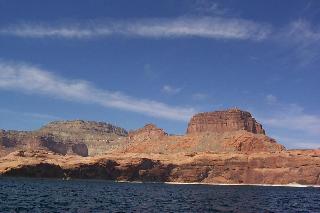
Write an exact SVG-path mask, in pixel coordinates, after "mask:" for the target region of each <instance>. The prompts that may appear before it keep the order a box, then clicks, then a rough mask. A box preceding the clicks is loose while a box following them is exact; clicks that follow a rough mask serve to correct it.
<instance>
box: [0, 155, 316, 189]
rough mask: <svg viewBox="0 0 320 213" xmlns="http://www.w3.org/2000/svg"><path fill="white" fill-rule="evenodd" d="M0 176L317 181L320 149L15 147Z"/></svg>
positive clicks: (2, 163)
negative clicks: (68, 151) (97, 151)
mask: <svg viewBox="0 0 320 213" xmlns="http://www.w3.org/2000/svg"><path fill="white" fill-rule="evenodd" d="M0 174H1V175H2V176H18V177H46V178H67V179H69V178H77V179H79V178H82V179H103V180H115V181H152V182H154V181H157V182H185V183H195V182H197V183H218V184H219V183H223V184H305V185H320V176H319V175H320V153H319V151H318V152H317V151H312V150H309V151H308V150H304V151H303V150H295V151H287V152H280V153H262V152H260V153H252V154H241V153H237V154H236V153H233V154H230V153H229V154H227V153H210V152H207V153H199V154H193V155H190V154H184V153H179V154H174V155H163V154H161V155H159V154H158V155H157V154H130V153H127V154H123V155H119V154H108V155H104V156H100V157H99V158H97V157H87V158H81V157H78V156H68V155H67V156H60V155H57V154H54V153H44V152H39V151H38V152H31V153H28V152H14V153H11V154H10V155H8V156H6V157H5V158H0Z"/></svg>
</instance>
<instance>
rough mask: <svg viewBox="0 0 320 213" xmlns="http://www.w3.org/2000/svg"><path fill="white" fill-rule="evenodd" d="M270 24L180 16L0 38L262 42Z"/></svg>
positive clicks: (36, 27)
mask: <svg viewBox="0 0 320 213" xmlns="http://www.w3.org/2000/svg"><path fill="white" fill-rule="evenodd" d="M270 32H271V28H270V26H269V25H266V24H260V23H256V22H253V21H249V20H245V19H239V18H220V17H179V18H171V19H170V18H158V19H135V20H123V21H119V20H104V21H101V20H100V21H92V20H91V21H87V22H85V23H70V24H63V23H61V24H45V23H23V24H17V25H11V26H7V27H3V28H0V35H13V36H18V37H33V38H44V37H52V38H54V37H58V38H70V39H71V38H77V39H82V38H94V37H108V36H117V35H121V36H130V37H147V38H176V37H202V38H210V39H238V40H262V39H265V38H266V37H267V36H268V35H269V34H270Z"/></svg>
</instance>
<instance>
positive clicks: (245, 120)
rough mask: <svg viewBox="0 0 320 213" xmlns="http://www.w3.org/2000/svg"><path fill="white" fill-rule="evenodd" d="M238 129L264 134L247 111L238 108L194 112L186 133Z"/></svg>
mask: <svg viewBox="0 0 320 213" xmlns="http://www.w3.org/2000/svg"><path fill="white" fill-rule="evenodd" d="M239 130H246V131H248V132H252V133H255V134H265V131H264V129H263V128H262V125H261V124H259V123H258V122H257V121H256V120H255V119H254V118H253V117H252V116H251V114H250V113H249V112H245V111H241V110H239V109H230V110H226V111H216V112H205V113H199V114H196V115H195V116H193V117H192V118H191V120H190V122H189V124H188V129H187V133H188V134H192V133H199V132H214V133H223V132H231V131H239Z"/></svg>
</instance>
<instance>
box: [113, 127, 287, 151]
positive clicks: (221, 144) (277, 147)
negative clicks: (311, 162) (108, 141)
mask: <svg viewBox="0 0 320 213" xmlns="http://www.w3.org/2000/svg"><path fill="white" fill-rule="evenodd" d="M129 135H130V134H129ZM138 136H139V135H138ZM138 136H137V137H133V138H132V139H131V140H130V143H129V144H128V145H127V146H125V147H119V148H118V149H117V150H115V151H118V152H124V153H149V154H152V153H154V154H156V153H158V154H159V153H160V154H174V153H180V152H185V153H194V152H217V153H219V152H228V153H254V152H281V151H284V150H285V147H284V146H282V145H281V144H278V143H277V142H276V141H275V140H274V139H272V138H270V137H268V136H266V135H262V134H254V133H251V132H247V131H245V130H240V131H233V132H224V133H214V132H213V133H211V132H202V133H197V134H195V133H194V134H187V135H180V136H170V135H162V134H161V135H160V136H161V137H157V138H151V137H140V136H139V137H138Z"/></svg>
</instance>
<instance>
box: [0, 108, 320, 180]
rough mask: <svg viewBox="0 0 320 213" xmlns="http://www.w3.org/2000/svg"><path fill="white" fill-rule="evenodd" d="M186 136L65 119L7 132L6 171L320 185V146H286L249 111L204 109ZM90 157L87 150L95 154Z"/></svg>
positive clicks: (3, 145) (0, 136)
mask: <svg viewBox="0 0 320 213" xmlns="http://www.w3.org/2000/svg"><path fill="white" fill-rule="evenodd" d="M187 133H188V134H186V135H168V134H167V133H166V132H165V131H164V130H163V129H161V128H158V127H157V126H155V125H153V124H148V125H146V126H145V127H143V128H141V129H138V130H136V131H131V132H129V134H128V133H127V132H126V131H125V130H124V129H122V128H118V127H115V126H112V125H110V124H106V123H99V122H87V121H59V122H53V123H49V124H48V125H46V126H44V127H43V128H41V129H39V130H37V131H33V132H22V131H3V130H2V131H0V175H3V176H27V177H54V178H94V179H96V178H100V179H106V180H116V181H123V180H125V181H160V182H167V181H170V182H201V183H237V184H238V183H244V184H289V183H299V184H310V185H320V151H319V150H291V151H290V150H286V149H285V147H284V146H282V145H281V144H278V143H277V142H276V141H275V140H274V139H272V138H270V137H268V136H267V135H265V131H264V129H263V128H262V125H261V124H259V123H257V122H256V121H255V119H254V118H253V117H252V116H251V114H250V113H248V112H245V111H241V110H238V109H232V110H226V111H218V112H209V113H200V114H197V115H195V116H194V117H193V118H192V119H191V120H190V122H189V125H188V130H187ZM88 155H89V157H86V158H83V157H81V156H88Z"/></svg>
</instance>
